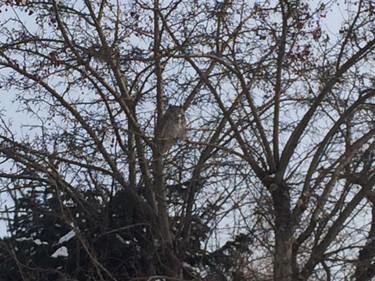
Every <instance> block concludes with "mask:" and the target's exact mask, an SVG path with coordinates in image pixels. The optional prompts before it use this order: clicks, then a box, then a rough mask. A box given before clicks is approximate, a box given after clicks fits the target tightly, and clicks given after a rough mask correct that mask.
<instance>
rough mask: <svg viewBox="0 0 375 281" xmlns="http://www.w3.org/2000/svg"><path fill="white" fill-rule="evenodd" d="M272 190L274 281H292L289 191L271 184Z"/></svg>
mask: <svg viewBox="0 0 375 281" xmlns="http://www.w3.org/2000/svg"><path fill="white" fill-rule="evenodd" d="M270 190H271V193H272V198H273V205H274V211H275V251H274V272H273V275H274V280H278V281H288V280H292V276H293V269H292V242H293V239H292V238H293V220H292V213H291V210H290V195H289V189H288V187H287V186H285V185H280V184H271V186H270Z"/></svg>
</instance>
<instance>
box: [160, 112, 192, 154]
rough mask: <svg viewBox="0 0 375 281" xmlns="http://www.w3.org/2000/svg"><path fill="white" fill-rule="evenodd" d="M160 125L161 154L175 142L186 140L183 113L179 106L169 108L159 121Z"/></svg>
mask: <svg viewBox="0 0 375 281" xmlns="http://www.w3.org/2000/svg"><path fill="white" fill-rule="evenodd" d="M160 125H161V132H160V143H161V150H162V152H165V151H168V150H169V149H170V148H171V147H172V145H174V144H175V143H176V142H177V140H181V139H185V138H186V119H185V111H184V109H183V108H182V107H181V106H172V105H171V106H169V108H168V109H167V111H166V112H165V113H164V115H163V117H162V119H161V122H160Z"/></svg>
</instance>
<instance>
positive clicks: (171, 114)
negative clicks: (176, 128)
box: [164, 105, 185, 121]
mask: <svg viewBox="0 0 375 281" xmlns="http://www.w3.org/2000/svg"><path fill="white" fill-rule="evenodd" d="M164 116H166V117H168V118H171V119H173V120H176V121H177V120H178V121H180V120H185V111H184V109H183V108H182V106H178V105H170V106H169V107H168V109H167V111H166V112H165V114H164Z"/></svg>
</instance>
